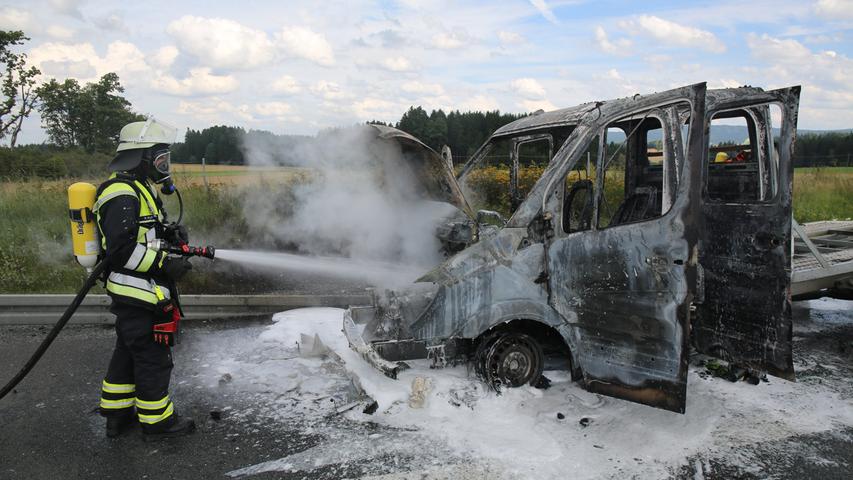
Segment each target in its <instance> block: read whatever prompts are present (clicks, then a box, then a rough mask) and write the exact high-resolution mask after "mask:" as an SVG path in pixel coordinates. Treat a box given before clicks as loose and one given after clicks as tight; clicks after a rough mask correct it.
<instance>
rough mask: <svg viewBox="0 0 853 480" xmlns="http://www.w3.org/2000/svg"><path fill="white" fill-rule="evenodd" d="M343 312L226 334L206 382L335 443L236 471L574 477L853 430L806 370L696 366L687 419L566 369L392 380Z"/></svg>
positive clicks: (635, 471) (832, 391)
mask: <svg viewBox="0 0 853 480" xmlns="http://www.w3.org/2000/svg"><path fill="white" fill-rule="evenodd" d="M809 303H810V304H813V306H812V308H813V309H820V308H821V307H824V308H827V309H829V310H832V309H835V310H838V311H840V312H842V313H840V315H841V316H845V317H846V321H851V320H853V318H850V315H849V314H845V313H843V312H844V311H845V310H847V311H849V310H850V308H849V307H850V304H849V303H845V302H839V301H828V302H809ZM833 313H835V314H836V315H835V316H834V317H833V316H832V315H829V316H827V318H820V317H821V316H820V315H816V317H817V318H818V320H819V321H820V322H824V321H826V322H830V323H831V322H832V321H833V320H832V319H833V318H837V317H838V315H839V313H838V312H833ZM342 315H343V310H340V309H329V308H318V309H300V310H292V311H289V312H284V313H280V314H277V315H276V316H275V319H274V320H275V323H274V324H273V325H271V326H269V327H268V328H265V329H263V330H262V331H260V333H259V334H257V337H255V338H251V339H249V341H247V342H245V343H239V342H234V341H233V340H234V339H230V340H229V339H228V338H227V336H226V337H222V336H220V337H219V340H218V341H220V342H222V345H220V347H221V348H222V350H221V351H222V354H221V356H219V357H215V358H210V360H211V362H210V363H209V364H206V365H203V368H201V369H200V371H199V376H200V377H201V378H202V379H206V381H207V382H208V383H209V386H215V385H216V384H217V383H218V384H219V386H220V387H222V385H223V382H225V383H226V384H227V385H228V386H230V388H233V389H234V391H235V392H237V391H239V392H241V393H240V394H241V395H246V394H248V395H250V396H252V398H251V399H250V401H251V402H253V404H257V405H258V408H257V412H254V413H259V414H261V415H263V416H267V417H269V418H271V419H273V420H275V421H280V422H294V423H302V424H303V425H308V424H310V425H311V426H305V427H304V428H305V429H307V430H309V431H312V432H314V433H318V434H320V435H323V436H324V437H325V438H327V439H328V440H327V441H326V442H322V443H320V444H319V445H317V446H315V447H312V448H310V449H308V450H306V451H303V452H300V453H297V454H294V455H290V456H288V457H285V458H282V459H278V460H272V461H269V462H264V463H260V464H257V465H250V466H246V467H245V468H242V469H239V470H235V471H233V472H229V475H231V476H246V475H254V474H258V473H262V472H269V471H289V472H297V471H301V472H310V471H312V470H315V469H318V468H321V467H324V466H328V465H334V464H346V463H350V462H366V463H370V462H375V463H376V465H377V469H376V473H377V474H387V475H388V476H383V478H397V477H395V476H394V473H393V472H398V473H404V472H409V471H415V472H418V473H424V474H426V475H427V477H426V478H430V476H437V477H440V478H441V477H442V475H444V477H452V478H466V477H468V478H480V477H482V476H483V475H487V476H489V477H490V478H565V477H566V475H567V474H568V473H569V472H571V477H572V478H607V477H626V476H633V475H637V476H641V477H647V476H656V477H657V476H661V475H666V474H669V473H672V472H673V471H675V470H676V469H677V468H679V467H680V466H682V465H684V464H685V463H686V462H688V461H691V460H690V459H695V458H697V457H704V458H709V457H713V456H714V455H718V454H722V453H724V452H729V453H730V452H732V451H733V450H732V449H734V450H735V451H736V450H737V449H738V447H739V446H744V445H749V444H753V443H755V442H767V441H772V440H775V439H784V438H787V437H790V436H792V435H798V434H808V433H814V432H821V431H826V430H831V429H834V428H836V429H837V428H842V427H849V426H853V401H851V399H850V398H851V397H850V393H851V392H849V391H847V390H845V389H849V385H848V384H847V383H841V382H840V381H839V382H838V383H833V382H826V381H820V382H816V381H810V380H809V377H808V376H804V377H803V378H801V380H800V381H799V382H796V383H795V382H788V381H785V380H781V379H776V378H773V377H770V379H769V382H762V383H761V384H760V385H758V386H752V385H749V384H747V383H745V382H738V383H730V382H728V381H726V380H722V379H719V378H714V377H711V376H708V375H706V374H705V372H704V369H703V368H701V367H695V366H691V368H690V372H689V377H688V403H687V413H686V414H684V415H679V414H676V413H671V412H667V411H664V410H659V409H654V408H650V407H646V406H642V405H638V404H635V403H631V402H627V401H623V400H618V399H614V398H610V397H605V396H600V395H597V394H592V393H589V392H586V391H585V390H583V389H582V388H581V387H580V386H579V385H578V384H576V383H573V382H571V381H570V378H569V376H568V373H567V372H564V371H549V372H546V376H547V377H548V378H549V379H551V381H552V382H553V383H552V386H551V388H549V389H546V390H538V389H535V388H531V387H526V388H518V389H511V390H507V391H505V392H504V393H503V394H502V395H496V394H495V393H494V392H491V391H488V390H486V389H485V388H483V386H482V383H480V382H479V381H478V380H477V379H476V378H474V376H473V374H470V375H469V372H468V371H467V370H466V368H465V367H453V368H445V369H439V370H431V369H429V368H428V364H427V363H426V362H412V365H413V368H412V369H410V370H407V371H404V372H402V373H401V374H400V376H399V379H398V380H392V379H389V378H386V377H384V376H383V375H382V374H381V373H380V372H378V371H376V370H374V369H373V368H372V367H370V366H369V365H368V364H367V363H365V362H364V361H363V360H362V359H361V358H360V357H359V356H358V355H357V354H356V353H354V352H353V351H351V350H350V349H349V348H348V346H347V341H346V339H345V337H344V335H343V333H342V332H341V320H342ZM836 321H837V320H836ZM819 325H820V324H818V325H817V326H814V325H812V326H809V327H807V328H819ZM255 332H257V330H255ZM315 335H316V337H315ZM315 338H319V339H320V340H321V341H322V343H323V344H324V346H325V347H327V348H328V349H329V350H330V351H331V352H334V354H328V355H325V356H320V357H307V358H306V356H305V355H306V354H310V352H306V351H304V350H305V349H309V350H313V351H315V352H316V351H318V350H317V348H318V347H317V345H312V344H313V343H314V339H315ZM210 340H211V341H217V340H216V337H212V338H211V339H210ZM795 341H796V340H795ZM297 344H298V345H299V346H298V347H297ZM214 347H216V346H214ZM300 350H303V351H302V352H300ZM205 351H206V352H207V351H212V350H211V349H206V350H205ZM319 351H322V349H321V350H319ZM300 353H302V355H300ZM199 360H202V361H204V360H206V359H205V358H200V359H199ZM812 361H813V360H811V359H810V357H808V356H805V357H804V358H800V359H799V363H798V364H796V365H795V367H796V368H797V370H798V371H808V370H809V369H810V368H811V367H812V366H813V365H810V362H812ZM824 367H829V368H832V366H831V365H824ZM417 377H421V378H423V379H426V383H427V384H428V385H429V388H428V390H427V391H426V394H425V402H424V404H423V406H422V408H412V407H410V406H409V397H410V395H411V393H412V384H413V381H414V380H415V378H417ZM350 378H355V379H356V381H357V382H358V384H359V385H360V387H361V388H362V389H363V390H364V391H365V392H366V393H367V394H368V395H370V397H372V398H373V399H374V400H376V401H377V403H378V409H377V411H376V412H375V413H373V414H372V415H368V414H365V413H363V412H362V410H363V407H364V405H363V404H360V405H358V406H355V407H353V404H352V403H351V401H352V393H353V391H352V389H351V388H350V380H349V379H350ZM419 383H421V382H419ZM848 383H849V382H848ZM244 392H247V393H244ZM330 418H335V419H340V420H341V421H339V422H329V421H328V419H330ZM365 422H375V423H376V424H378V425H379V426H381V427H384V429H380V430H378V431H377V432H375V433H371V434H368V433H365V432H364V430H363V429H359V428H356V427H357V426H358V425H363V424H365ZM348 425H349V426H350V427H352V428H350V427H348ZM389 459H391V460H389ZM693 461H695V460H693ZM744 461H747V460H744ZM389 462H390V464H391V465H390V466H389ZM379 465H382V468H379V467H378V466H379ZM388 472H392V473H390V474H389V473H388Z"/></svg>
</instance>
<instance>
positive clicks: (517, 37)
mask: <svg viewBox="0 0 853 480" xmlns="http://www.w3.org/2000/svg"><path fill="white" fill-rule="evenodd" d="M498 40H500V41H501V45H504V46H509V45H520V44H522V43H524V42H526V41H527V39H525V38H524V37H523V36H522V35H521V34H520V33H516V32H508V31H506V30H501V31H500V32H498Z"/></svg>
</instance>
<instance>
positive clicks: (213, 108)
mask: <svg viewBox="0 0 853 480" xmlns="http://www.w3.org/2000/svg"><path fill="white" fill-rule="evenodd" d="M177 112H178V113H179V114H181V115H187V116H190V117H193V119H202V120H205V121H207V122H210V123H217V122H220V123H221V122H224V121H227V120H229V119H230V118H232V117H236V118H239V119H241V120H245V121H250V122H251V121H254V120H255V118H254V117H253V116H252V114H251V112H250V108H249V106H248V105H246V104H241V105H234V104H232V103H231V102H229V101H227V100H223V99H222V98H219V97H213V98H209V99H205V100H198V101H189V100H181V102H180V103H179V104H178V110H177Z"/></svg>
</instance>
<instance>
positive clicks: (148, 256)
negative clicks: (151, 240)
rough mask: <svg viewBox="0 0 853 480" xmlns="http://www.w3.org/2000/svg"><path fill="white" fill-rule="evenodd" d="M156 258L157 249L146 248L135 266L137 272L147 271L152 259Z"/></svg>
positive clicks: (152, 262) (152, 261)
mask: <svg viewBox="0 0 853 480" xmlns="http://www.w3.org/2000/svg"><path fill="white" fill-rule="evenodd" d="M155 259H157V250H152V249H150V248H149V249H148V251H147V252H145V256H144V257H142V261H141V262H139V266H138V267H136V271H137V272H143V273H144V272H147V271H148V269H150V268H151V265H153V264H154V260H155Z"/></svg>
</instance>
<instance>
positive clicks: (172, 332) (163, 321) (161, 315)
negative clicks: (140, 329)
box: [154, 285, 181, 347]
mask: <svg viewBox="0 0 853 480" xmlns="http://www.w3.org/2000/svg"><path fill="white" fill-rule="evenodd" d="M154 294H155V295H156V296H157V308H156V310H155V313H154V314H155V315H156V316H157V318H156V320H154V341H155V342H157V343H161V344H163V345H168V346H170V347H172V346H174V345H175V344H176V343H180V338H179V336H180V332H181V312H180V310H179V309H178V308H177V305H176V303H175V301H174V300H173V299H171V298H166V296H165V295H164V294H163V291H162V290H161V289H160V286H159V285H154Z"/></svg>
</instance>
